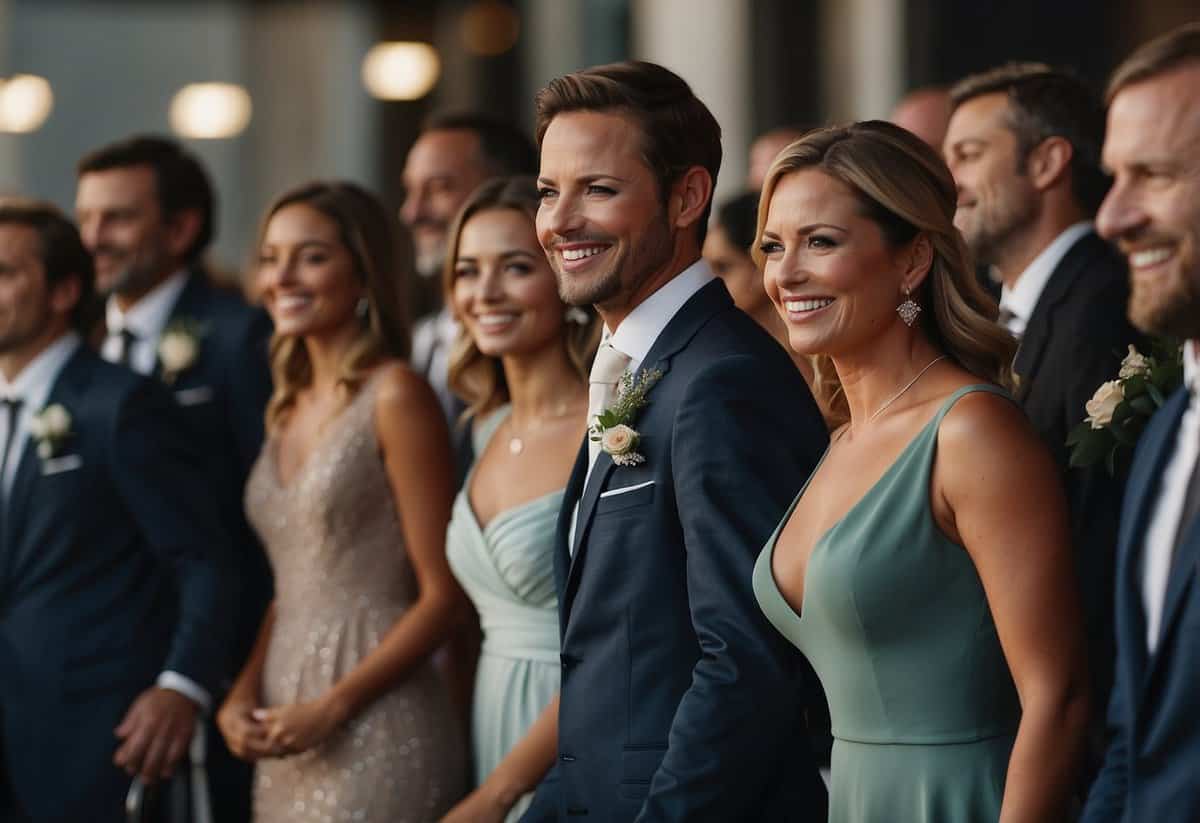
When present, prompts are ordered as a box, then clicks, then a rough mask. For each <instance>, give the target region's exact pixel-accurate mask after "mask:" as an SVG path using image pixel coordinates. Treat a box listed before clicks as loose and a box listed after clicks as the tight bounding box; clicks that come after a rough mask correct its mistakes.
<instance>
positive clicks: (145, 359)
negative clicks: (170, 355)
mask: <svg viewBox="0 0 1200 823" xmlns="http://www.w3.org/2000/svg"><path fill="white" fill-rule="evenodd" d="M187 280H188V273H187V271H186V270H180V271H177V272H175V273H174V274H172V275H171V276H170V277H168V278H167V279H166V280H164V281H163V282H161V283H159V284H158V285H157V286H155V287H154V288H153V289H152V290H151V291H150V292H148V293H147V294H146V295H145V296H144V297H142V299H141V300H139V301H137V302H136V303H134V304H133V305H132V306H130V307H129V310H128V311H121V307H120V306H118V305H117V298H116V296H115V295H113V296H111V297H109V298H108V303H107V304H106V305H105V310H104V319H105V322H106V324H107V326H108V336H107V337H105V338H104V344H103V345H102V346H101V347H100V356H101V357H103V358H104V359H105V360H107V361H109V362H110V363H116V362H119V361H120V359H121V350H122V348H123V347H124V345H125V344H124V341H123V340H122V339H121V330H122V329H128V330H129V331H131V332H133V333H134V334H135V335H136V336H137V341H136V342H135V343H134V344H133V351H132V352H130V356H129V366H130V368H132V369H133V370H134V371H135V372H137V373H138V374H153V373H154V367H155V366H156V365H157V364H158V341H159V338H160V337H162V333H163V331H165V330H166V328H167V321H168V320H169V319H170V318H171V310H172V309H174V308H175V304H176V303H177V302H178V301H179V295H180V294H182V293H183V289H184V287H185V286H186V285H187Z"/></svg>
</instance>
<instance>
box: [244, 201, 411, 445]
mask: <svg viewBox="0 0 1200 823" xmlns="http://www.w3.org/2000/svg"><path fill="white" fill-rule="evenodd" d="M297 204H303V205H305V206H308V207H309V208H312V209H316V210H317V211H318V212H320V213H321V214H323V215H325V216H326V217H328V218H329V219H330V220H332V221H333V222H334V223H336V224H337V226H338V232H339V235H340V237H341V242H342V243H343V245H345V247H346V248H347V249H348V250H349V252H350V257H351V259H352V260H353V261H354V270H355V274H356V275H357V276H358V278H359V279H360V281H361V282H362V283H363V285H364V286H365V287H366V292H367V302H368V307H367V313H366V317H364V318H362V320H361V331H360V333H359V336H358V338H357V339H356V340H355V342H354V343H353V344H352V345H351V346H350V348H349V350H348V351H347V352H346V354H345V356H344V357H343V359H342V365H341V375H340V376H339V379H338V384H339V387H340V388H342V389H343V390H344V392H345V401H346V402H347V403H348V402H349V401H350V399H351V398H352V397H353V396H354V394H355V393H356V392H357V391H358V390H359V389H360V388H362V385H363V383H364V382H365V381H366V378H367V375H368V373H369V372H370V370H371V368H372V367H374V366H376V365H378V364H379V363H380V362H382V361H384V360H386V359H388V358H404V357H407V356H408V347H409V324H408V315H407V311H406V306H405V304H404V288H403V286H404V284H405V283H407V282H408V281H409V280H410V279H411V277H412V267H413V263H412V259H413V250H412V241H411V239H410V238H409V235H408V232H407V231H405V230H404V229H403V227H402V226H400V225H399V223H397V221H395V220H393V219H392V218H391V216H390V215H389V214H388V211H387V209H385V208H384V207H383V204H382V203H380V202H379V200H378V199H377V198H376V197H375V195H373V194H371V193H370V192H368V191H367V190H366V189H364V188H362V187H361V186H358V185H357V184H355V183H349V182H345V181H330V182H322V181H317V182H312V183H306V184H304V185H303V186H300V187H299V188H295V189H292V190H291V191H288V192H286V193H285V194H283V195H281V196H280V197H279V199H277V200H276V201H275V202H274V203H272V204H271V207H270V208H269V209H267V213H266V215H265V216H264V217H263V219H262V225H261V226H260V228H259V232H258V245H257V247H256V252H257V249H258V248H261V247H262V243H263V238H264V237H265V236H266V232H267V226H268V224H270V222H271V218H272V217H274V216H275V215H276V214H277V213H278V212H279V211H281V210H282V209H284V208H286V207H288V206H293V205H297ZM271 373H272V375H273V377H274V382H275V391H274V394H272V395H271V400H270V402H269V403H268V404H267V415H266V422H267V428H268V430H274V429H276V428H277V427H278V426H279V425H280V424H281V423H282V422H283V418H284V417H285V416H286V414H287V412H288V410H290V409H291V407H292V406H293V405H294V404H295V402H296V395H297V393H298V392H299V391H300V390H301V389H303V388H304V387H305V386H308V385H309V384H310V383H311V382H312V364H311V363H310V362H309V359H308V351H307V349H305V347H304V344H303V342H302V341H301V340H300V339H298V338H297V337H295V336H294V335H281V334H278V333H276V334H275V335H274V336H273V337H272V338H271Z"/></svg>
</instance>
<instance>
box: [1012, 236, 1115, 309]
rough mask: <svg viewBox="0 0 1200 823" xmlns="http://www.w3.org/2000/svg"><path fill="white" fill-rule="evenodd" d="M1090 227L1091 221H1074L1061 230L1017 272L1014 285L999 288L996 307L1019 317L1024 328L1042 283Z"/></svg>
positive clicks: (1040, 295) (1043, 288)
mask: <svg viewBox="0 0 1200 823" xmlns="http://www.w3.org/2000/svg"><path fill="white" fill-rule="evenodd" d="M1091 230H1092V224H1091V223H1089V222H1087V221H1083V222H1080V223H1075V224H1074V225H1072V226H1068V227H1067V228H1066V229H1065V230H1063V232H1062V233H1061V234H1059V235H1058V237H1056V238H1054V240H1053V241H1052V242H1051V243H1050V245H1048V246H1046V248H1044V249H1042V251H1041V253H1040V254H1039V255H1038V256H1037V257H1035V258H1033V262H1032V263H1030V264H1029V265H1028V266H1027V267H1026V268H1025V271H1023V272H1021V276H1020V277H1018V278H1017V282H1016V284H1015V285H1013V287H1012V288H1011V289H1010V288H1008V286H1004V287H1003V288H1001V289H1000V308H1002V309H1008V310H1009V311H1010V312H1012V314H1013V315H1015V316H1016V317H1017V318H1019V319H1020V325H1021V326H1022V327H1024V326H1025V324H1027V323H1028V322H1029V318H1030V316H1031V315H1032V314H1033V310H1034V308H1035V307H1036V306H1037V303H1038V300H1040V299H1041V297H1042V292H1043V291H1045V289H1046V284H1047V283H1049V282H1050V276H1051V275H1053V274H1054V270H1055V269H1056V268H1058V264H1059V263H1061V262H1062V259H1063V258H1064V257H1066V256H1067V252H1068V251H1070V250H1071V247H1072V246H1074V245H1075V242H1076V241H1077V240H1079V238H1081V237H1083V236H1084V235H1085V234H1087V233H1088V232H1090V231H1091Z"/></svg>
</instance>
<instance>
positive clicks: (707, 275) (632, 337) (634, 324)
mask: <svg viewBox="0 0 1200 823" xmlns="http://www.w3.org/2000/svg"><path fill="white" fill-rule="evenodd" d="M714 277H716V275H714V274H713V272H712V269H711V268H709V265H708V263H707V262H706V261H705V260H704V258H700V259H699V260H697V261H696V262H695V263H693V264H692V265H690V266H688V267H687V268H686V269H684V270H683V271H681V272H680V273H679V274H677V275H675V276H674V277H673V278H671V279H670V280H668V281H667V282H666V283H664V284H663V285H662V286H661V287H660V288H659V289H658V291H656V292H654V293H653V294H651V295H650V296H649V297H647V298H646V299H645V300H643V301H642V302H641V303H639V304H638V305H636V306H635V307H634V309H633V311H631V312H630V313H629V314H628V315H626V316H625V319H624V320H622V321H621V325H619V326H617V328H616V330H615V331H614V332H612V334H611V336H610V335H608V329H607V328H606V329H605V336H606V337H608V342H610V343H611V344H612V346H613V348H615V349H616V350H617V351H619V352H622V353H624V354H627V355H629V359H630V362H631V364H640V363H641V362H642V361H643V360H645V359H646V355H647V354H649V353H650V347H651V346H653V345H654V341H655V340H657V339H658V336H659V335H660V334H662V331H663V329H665V328H666V327H667V324H668V323H670V322H671V318H672V317H674V316H675V315H676V313H678V311H679V310H680V309H681V308H683V304H684V303H686V302H687V301H688V300H689V299H690V298H691V296H692V295H693V294H695V293H696V292H698V291H700V289H702V288H703V287H704V286H705V285H706V284H707V283H708V281H710V280H712V279H713V278H714Z"/></svg>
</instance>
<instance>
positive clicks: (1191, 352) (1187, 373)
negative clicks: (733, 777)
mask: <svg viewBox="0 0 1200 823" xmlns="http://www.w3.org/2000/svg"><path fill="white" fill-rule="evenodd" d="M1183 385H1185V386H1187V387H1188V391H1189V392H1191V395H1192V402H1193V403H1195V402H1196V401H1197V400H1200V342H1198V341H1196V340H1188V341H1187V342H1186V343H1184V344H1183Z"/></svg>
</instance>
